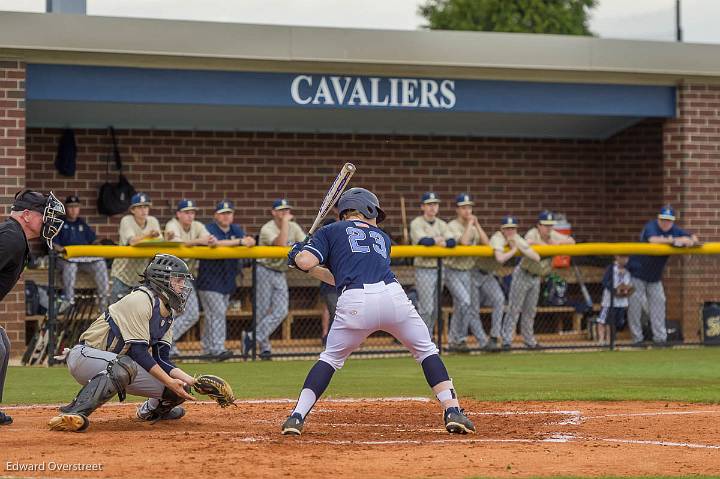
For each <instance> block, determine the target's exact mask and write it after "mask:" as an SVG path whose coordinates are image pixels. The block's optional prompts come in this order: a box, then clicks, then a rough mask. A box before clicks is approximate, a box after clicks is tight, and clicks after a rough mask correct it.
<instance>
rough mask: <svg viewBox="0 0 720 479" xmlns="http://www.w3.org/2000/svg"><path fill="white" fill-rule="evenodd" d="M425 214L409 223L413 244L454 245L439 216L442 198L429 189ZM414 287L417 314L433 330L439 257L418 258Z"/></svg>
mask: <svg viewBox="0 0 720 479" xmlns="http://www.w3.org/2000/svg"><path fill="white" fill-rule="evenodd" d="M420 208H421V210H422V213H423V214H422V215H421V216H418V217H417V218H415V219H414V220H412V221H411V222H410V240H411V242H412V244H416V245H422V246H447V247H449V248H452V247H453V246H455V240H454V239H452V238H451V237H450V232H449V231H448V226H447V223H446V222H445V221H443V220H442V219H440V218H438V217H437V215H438V212H439V210H440V198H438V196H437V195H436V194H435V193H433V192H431V191H429V192H427V193H425V194H424V195H422V198H420ZM414 264H415V289H416V290H417V293H418V313H419V314H420V317H421V318H422V320H423V321H424V322H425V324H426V325H427V327H428V330H429V331H430V336H432V334H433V329H434V328H435V319H436V318H437V313H438V312H437V278H438V274H437V267H438V260H437V258H422V257H419V258H415V261H414Z"/></svg>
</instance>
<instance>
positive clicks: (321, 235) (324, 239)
mask: <svg viewBox="0 0 720 479" xmlns="http://www.w3.org/2000/svg"><path fill="white" fill-rule="evenodd" d="M331 227H332V225H330V226H324V227H322V228H320V229H319V230H317V231H316V232H315V234H314V235H313V236H312V238H310V242H309V243H308V244H306V245H305V247H304V248H303V251H309V252H310V253H312V255H313V256H315V257H316V258H317V259H318V261H320V264H325V263H326V262H327V259H328V253H329V252H330V238H329V231H330V229H331Z"/></svg>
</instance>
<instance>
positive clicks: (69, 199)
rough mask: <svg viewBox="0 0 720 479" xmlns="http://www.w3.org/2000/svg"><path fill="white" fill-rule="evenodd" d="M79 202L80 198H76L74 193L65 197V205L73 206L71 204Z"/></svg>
mask: <svg viewBox="0 0 720 479" xmlns="http://www.w3.org/2000/svg"><path fill="white" fill-rule="evenodd" d="M79 204H80V198H78V197H77V196H75V195H70V196H68V197H67V198H65V206H73V205H79Z"/></svg>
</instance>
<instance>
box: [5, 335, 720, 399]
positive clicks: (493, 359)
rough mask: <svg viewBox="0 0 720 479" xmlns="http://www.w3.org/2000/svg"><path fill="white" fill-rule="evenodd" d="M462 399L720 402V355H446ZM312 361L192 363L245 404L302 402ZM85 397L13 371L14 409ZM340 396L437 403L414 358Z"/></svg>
mask: <svg viewBox="0 0 720 479" xmlns="http://www.w3.org/2000/svg"><path fill="white" fill-rule="evenodd" d="M444 360H445V362H446V364H447V367H448V370H449V372H450V376H451V377H452V378H453V379H454V382H455V385H456V388H457V390H458V392H459V394H460V395H461V397H472V398H474V399H478V400H488V401H514V400H542V401H548V400H592V401H597V400H672V401H690V402H710V403H714V402H719V401H720V374H719V373H718V370H719V367H718V365H720V348H698V349H677V350H673V349H667V350H647V351H621V352H581V353H527V354H494V355H487V354H485V355H480V356H446V357H444ZM311 366H312V361H273V362H260V361H258V362H255V363H253V362H248V363H219V364H184V365H182V367H183V368H184V369H185V370H186V371H187V372H189V373H191V374H194V373H213V374H217V375H220V376H222V377H224V378H226V379H227V380H228V381H230V383H231V384H232V385H233V388H234V390H235V393H236V395H237V397H239V398H294V397H295V396H296V395H297V394H298V392H299V389H300V387H301V386H302V383H303V380H304V379H305V375H306V374H307V371H308V370H309V369H310V367H311ZM77 390H78V385H77V383H76V382H75V381H74V380H73V379H72V377H71V376H70V375H69V374H68V372H67V369H66V368H65V367H55V368H35V367H33V368H21V367H12V368H10V370H9V372H8V378H7V383H6V386H5V398H4V402H5V403H6V404H33V403H35V404H37V403H61V402H65V401H69V400H70V399H71V398H72V397H73V396H74V394H75V393H76V391H77ZM326 395H327V396H332V397H379V396H426V397H430V396H431V393H430V391H429V390H428V387H427V384H426V383H425V380H424V378H423V374H422V370H421V368H420V367H418V365H417V364H415V362H414V361H413V360H412V359H411V358H409V357H403V358H391V359H354V358H353V359H350V360H349V361H348V362H347V364H346V365H345V368H343V369H342V370H341V371H340V372H338V373H336V374H335V377H334V378H333V382H332V384H331V385H330V387H329V388H328V391H327V394H326Z"/></svg>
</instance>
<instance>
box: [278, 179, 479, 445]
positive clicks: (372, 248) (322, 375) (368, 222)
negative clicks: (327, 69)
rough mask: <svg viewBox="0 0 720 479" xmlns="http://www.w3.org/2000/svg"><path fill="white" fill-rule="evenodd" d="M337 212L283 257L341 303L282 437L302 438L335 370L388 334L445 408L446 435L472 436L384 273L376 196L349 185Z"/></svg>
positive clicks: (384, 240)
mask: <svg viewBox="0 0 720 479" xmlns="http://www.w3.org/2000/svg"><path fill="white" fill-rule="evenodd" d="M338 209H339V210H340V218H341V221H338V222H335V223H333V224H331V225H328V226H325V227H323V228H321V229H320V230H318V231H317V232H316V233H315V235H314V236H313V238H312V240H311V241H310V243H309V244H305V243H296V244H295V245H294V246H293V248H292V250H291V251H290V253H289V254H288V265H290V266H294V267H296V268H298V269H300V270H302V271H309V272H311V274H312V275H313V276H314V277H316V278H319V279H321V280H322V281H325V282H326V283H328V284H333V285H335V287H336V289H337V291H338V294H339V295H340V298H339V299H338V303H337V310H336V313H335V320H334V321H333V323H332V326H331V328H330V334H329V335H328V338H327V346H326V347H325V350H324V351H323V352H322V353H321V354H320V359H319V361H317V362H316V363H315V365H314V366H313V367H312V369H311V370H310V372H309V373H308V375H307V378H306V379H305V384H304V385H303V388H302V391H301V392H300V397H299V398H298V402H297V404H296V405H295V409H294V410H293V411H292V414H291V415H290V416H289V417H288V418H287V420H286V421H285V423H284V424H283V425H282V433H283V434H291V435H299V434H301V433H302V430H303V427H304V424H305V419H306V418H307V415H308V413H309V412H310V410H311V409H312V407H313V406H314V405H315V402H316V401H317V400H318V398H319V397H320V396H321V395H322V393H323V392H324V391H325V388H327V386H328V384H330V380H331V379H332V376H333V374H334V373H335V371H336V370H338V369H340V368H342V366H343V364H344V363H345V360H346V359H347V357H348V356H349V355H350V354H351V353H352V352H353V351H354V350H355V349H357V348H358V346H360V344H361V343H362V342H363V340H364V339H365V338H367V337H368V336H369V335H370V334H372V333H373V332H375V331H386V332H388V333H390V334H392V335H393V336H395V337H396V338H397V339H399V340H400V341H401V342H402V343H403V344H404V345H405V346H406V347H407V348H408V349H409V350H410V351H411V352H412V354H413V357H414V358H415V360H416V361H417V362H418V363H419V364H421V365H422V369H423V372H424V373H425V379H426V380H427V382H428V384H429V385H430V387H431V388H432V390H433V392H434V393H435V395H436V396H437V398H438V400H439V401H440V403H441V404H442V406H443V409H444V411H445V412H444V420H445V428H446V429H447V431H448V432H450V433H457V434H466V433H468V432H475V426H474V425H473V423H472V422H471V421H470V420H469V419H468V418H467V417H466V416H465V414H464V412H463V410H462V409H460V404H459V402H458V399H457V395H456V394H455V389H454V387H453V383H452V380H451V379H450V376H448V372H447V370H446V369H445V365H444V364H443V362H442V360H441V359H440V356H438V350H437V348H436V347H435V345H434V344H433V342H432V340H431V339H430V334H429V333H428V329H427V327H426V325H425V323H424V322H423V321H422V319H421V318H420V316H419V315H418V313H417V311H416V310H415V308H414V307H413V305H412V303H411V302H410V300H409V299H408V297H407V295H406V294H405V291H404V290H403V288H402V286H400V283H398V282H397V280H396V279H395V275H394V274H393V273H392V271H390V237H389V236H388V235H387V234H385V233H384V232H383V231H382V230H381V229H380V228H378V227H377V224H378V223H379V222H381V221H382V220H383V219H385V213H384V212H383V210H382V209H381V208H380V204H379V201H378V199H377V197H376V196H375V195H374V194H373V193H371V192H370V191H368V190H366V189H364V188H351V189H349V190H347V191H346V192H345V193H343V195H342V196H341V197H340V200H339V202H338ZM319 265H324V266H319Z"/></svg>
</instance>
